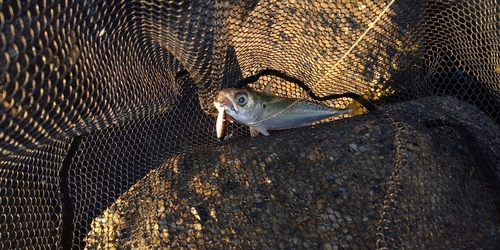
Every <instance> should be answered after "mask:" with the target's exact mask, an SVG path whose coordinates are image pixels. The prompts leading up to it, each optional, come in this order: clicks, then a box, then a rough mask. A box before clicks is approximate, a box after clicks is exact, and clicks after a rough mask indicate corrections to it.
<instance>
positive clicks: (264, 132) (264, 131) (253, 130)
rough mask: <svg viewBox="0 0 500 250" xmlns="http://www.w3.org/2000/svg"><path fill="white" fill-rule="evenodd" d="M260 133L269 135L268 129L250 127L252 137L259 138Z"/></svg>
mask: <svg viewBox="0 0 500 250" xmlns="http://www.w3.org/2000/svg"><path fill="white" fill-rule="evenodd" d="M259 132H260V133H262V134H263V135H265V136H268V135H269V132H267V129H266V128H264V127H250V135H251V136H252V137H256V136H258V135H259Z"/></svg>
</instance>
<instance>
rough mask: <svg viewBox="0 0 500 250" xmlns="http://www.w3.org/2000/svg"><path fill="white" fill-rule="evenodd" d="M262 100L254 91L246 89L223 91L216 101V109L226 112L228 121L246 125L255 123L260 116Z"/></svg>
mask: <svg viewBox="0 0 500 250" xmlns="http://www.w3.org/2000/svg"><path fill="white" fill-rule="evenodd" d="M259 102H260V99H259V98H258V95H256V94H255V93H254V91H251V90H246V89H233V88H229V89H223V90H221V91H219V94H218V95H217V98H216V99H215V101H214V105H215V108H217V110H219V112H220V111H221V110H224V111H225V112H226V115H227V116H228V117H227V119H228V120H234V121H237V122H240V123H243V124H245V125H248V124H250V123H252V122H253V121H255V120H256V119H257V117H258V116H259V107H260V106H262V105H260V104H259Z"/></svg>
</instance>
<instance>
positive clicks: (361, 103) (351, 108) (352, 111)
mask: <svg viewBox="0 0 500 250" xmlns="http://www.w3.org/2000/svg"><path fill="white" fill-rule="evenodd" d="M367 105H373V104H371V103H370V101H368V100H367V99H366V97H365V96H360V97H359V98H357V99H356V100H354V101H352V102H351V103H349V104H348V105H347V106H346V107H345V108H344V111H345V114H348V115H352V116H356V115H361V114H363V113H366V112H367V110H370V108H369V107H367Z"/></svg>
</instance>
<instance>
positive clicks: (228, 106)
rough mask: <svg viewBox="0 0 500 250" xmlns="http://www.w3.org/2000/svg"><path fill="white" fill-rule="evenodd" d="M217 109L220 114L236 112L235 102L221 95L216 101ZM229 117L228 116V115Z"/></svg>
mask: <svg viewBox="0 0 500 250" xmlns="http://www.w3.org/2000/svg"><path fill="white" fill-rule="evenodd" d="M214 105H215V108H216V109H217V110H218V111H219V112H220V111H222V110H231V111H233V112H234V111H235V109H234V105H233V102H231V100H230V99H229V98H227V97H226V96H224V95H222V94H219V96H218V97H217V99H216V100H215V101H214ZM226 115H227V114H226Z"/></svg>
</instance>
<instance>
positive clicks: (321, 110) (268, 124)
mask: <svg viewBox="0 0 500 250" xmlns="http://www.w3.org/2000/svg"><path fill="white" fill-rule="evenodd" d="M270 86H271V85H270V84H268V85H267V86H266V87H265V88H264V91H262V92H258V91H255V90H249V89H237V88H227V89H222V90H220V91H219V93H218V95H217V97H216V99H215V101H214V106H215V107H216V108H217V110H219V114H220V112H221V110H223V111H224V112H225V118H226V119H227V120H229V121H236V122H239V123H241V124H244V125H246V126H249V127H250V135H251V136H252V137H256V136H258V135H259V133H261V134H263V135H265V136H268V135H269V131H268V130H282V129H290V128H296V127H303V126H308V125H311V124H312V123H314V122H317V121H320V120H323V119H326V118H330V117H334V116H340V115H344V114H349V113H351V112H354V110H355V108H354V106H353V105H348V106H347V107H346V108H344V109H334V108H330V107H327V106H324V105H321V104H317V103H314V102H309V101H306V100H302V99H295V98H288V97H280V96H276V95H274V94H272V93H271V87H270Z"/></svg>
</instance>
